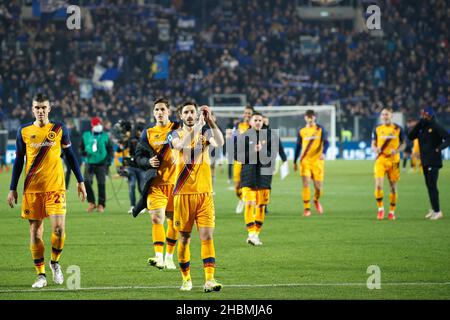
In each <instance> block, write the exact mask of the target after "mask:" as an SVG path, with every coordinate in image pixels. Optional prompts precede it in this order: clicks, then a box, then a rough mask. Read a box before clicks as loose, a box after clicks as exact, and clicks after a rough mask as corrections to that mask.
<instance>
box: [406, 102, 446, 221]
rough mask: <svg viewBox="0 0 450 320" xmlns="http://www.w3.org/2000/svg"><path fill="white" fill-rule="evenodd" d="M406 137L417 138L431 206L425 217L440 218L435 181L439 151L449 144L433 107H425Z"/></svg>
mask: <svg viewBox="0 0 450 320" xmlns="http://www.w3.org/2000/svg"><path fill="white" fill-rule="evenodd" d="M408 138H409V139H411V140H414V139H419V146H420V160H421V161H422V167H423V174H424V176H425V183H426V186H427V189H428V195H429V197H430V202H431V207H432V209H431V210H430V211H429V212H428V214H427V215H426V216H425V217H426V218H429V219H430V220H437V219H440V218H442V217H443V214H442V211H441V209H440V207H439V191H438V188H437V181H438V177H439V169H440V168H442V154H441V151H442V150H444V149H446V148H447V147H448V146H449V145H450V135H449V133H448V132H447V131H446V130H445V129H444V128H443V127H441V126H440V125H439V124H438V123H437V122H436V119H435V111H434V109H433V108H432V107H427V108H425V109H424V110H423V112H422V118H421V119H420V121H419V122H418V123H417V124H416V125H415V126H414V128H413V129H412V130H411V131H410V132H409V133H408Z"/></svg>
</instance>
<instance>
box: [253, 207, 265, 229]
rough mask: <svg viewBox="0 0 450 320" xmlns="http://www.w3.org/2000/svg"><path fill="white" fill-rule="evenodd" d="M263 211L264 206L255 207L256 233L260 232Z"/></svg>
mask: <svg viewBox="0 0 450 320" xmlns="http://www.w3.org/2000/svg"><path fill="white" fill-rule="evenodd" d="M265 212H266V206H261V207H256V215H255V232H256V234H259V233H260V232H261V228H262V225H263V223H264V216H265Z"/></svg>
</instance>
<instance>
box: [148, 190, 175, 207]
mask: <svg viewBox="0 0 450 320" xmlns="http://www.w3.org/2000/svg"><path fill="white" fill-rule="evenodd" d="M147 208H148V210H156V209H166V211H168V212H173V184H165V185H161V186H151V187H150V190H149V193H148V196H147Z"/></svg>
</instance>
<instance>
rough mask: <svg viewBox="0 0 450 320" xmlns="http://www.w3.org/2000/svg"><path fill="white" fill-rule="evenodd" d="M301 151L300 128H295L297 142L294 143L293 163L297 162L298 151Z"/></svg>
mask: <svg viewBox="0 0 450 320" xmlns="http://www.w3.org/2000/svg"><path fill="white" fill-rule="evenodd" d="M301 152H302V133H301V130H300V129H297V143H296V145H295V154H294V163H295V162H297V159H298V157H299V156H300V153H301Z"/></svg>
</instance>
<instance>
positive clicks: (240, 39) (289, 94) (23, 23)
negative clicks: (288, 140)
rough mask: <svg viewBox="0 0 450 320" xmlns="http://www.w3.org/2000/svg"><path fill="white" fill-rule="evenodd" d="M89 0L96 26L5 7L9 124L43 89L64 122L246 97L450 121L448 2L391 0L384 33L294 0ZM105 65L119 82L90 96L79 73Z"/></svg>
mask: <svg viewBox="0 0 450 320" xmlns="http://www.w3.org/2000/svg"><path fill="white" fill-rule="evenodd" d="M75 2H76V1H75ZM78 2H81V4H82V5H85V6H86V7H87V8H89V10H90V12H91V17H92V19H91V20H92V21H90V23H91V28H89V27H87V28H85V25H83V28H82V29H81V30H79V31H77V30H74V31H69V30H68V29H67V28H66V27H65V21H62V22H61V21H59V22H54V21H46V22H45V21H43V20H42V19H41V20H24V19H21V15H22V12H21V7H20V6H19V3H20V1H9V2H6V3H5V2H3V3H2V4H0V44H1V61H0V121H1V120H6V119H9V120H10V121H13V122H12V123H14V121H17V124H18V123H19V122H24V121H26V120H27V119H29V118H31V113H30V110H29V108H28V106H29V105H30V102H31V98H32V97H33V96H34V94H35V93H36V92H37V91H43V92H45V93H46V94H47V95H49V96H50V97H51V98H52V99H53V104H54V105H55V106H56V108H54V110H53V116H54V117H55V118H56V119H64V118H67V117H71V118H73V117H80V118H86V119H89V118H91V117H93V116H100V117H102V118H103V119H109V121H111V122H113V123H114V122H116V121H117V120H119V119H124V118H126V119H130V118H144V119H149V117H150V105H151V103H152V101H153V100H154V99H155V98H156V97H159V96H166V97H170V99H171V102H172V104H173V105H176V104H178V103H180V102H181V101H182V100H184V99H194V100H197V101H201V102H206V101H208V100H207V99H208V97H209V96H210V95H211V94H213V93H243V94H246V95H247V99H248V102H249V103H250V104H252V105H312V104H326V103H331V102H333V101H336V100H339V101H340V106H341V110H342V121H343V123H344V124H345V123H346V122H348V124H349V125H350V126H351V122H352V120H351V118H350V115H352V116H353V115H361V116H364V117H373V116H374V113H376V112H378V111H379V110H380V106H381V104H383V105H386V106H391V107H393V108H394V110H396V111H402V112H405V113H406V114H407V115H408V116H416V115H418V112H419V109H420V108H422V107H424V106H425V105H432V106H433V107H434V108H435V109H436V110H437V112H438V114H440V117H441V118H440V119H441V122H442V123H443V124H448V123H450V116H449V115H450V68H449V61H450V50H449V39H450V34H449V29H448V27H447V21H448V17H449V14H450V13H449V12H450V7H449V6H448V2H447V1H445V0H432V1H426V2H416V1H399V0H390V1H386V2H385V3H384V4H383V6H382V20H381V22H382V30H383V33H384V35H385V36H384V37H375V36H371V35H369V34H368V33H358V32H356V31H354V28H353V23H351V22H323V21H322V22H313V21H302V20H301V19H300V18H299V16H298V12H297V9H296V7H295V2H294V1H288V0H264V1H258V0H248V1H230V0H228V1H218V0H213V1H207V2H206V3H205V2H202V1H189V4H188V3H187V1H186V2H185V3H183V1H172V2H169V1H151V3H152V5H150V4H147V5H138V1H114V4H115V5H114V6H110V4H111V3H113V2H112V1H105V0H96V1H78ZM144 2H145V1H144ZM155 3H160V4H161V5H155ZM183 19H184V20H183ZM192 20H194V21H195V22H194V23H193V24H191V22H192ZM161 21H166V24H165V25H164V24H163V26H161ZM180 21H181V23H180ZM183 21H184V22H186V23H184V24H183ZM167 24H168V26H167ZM304 36H309V38H307V41H309V42H308V43H307V44H309V45H310V51H312V52H309V53H307V52H306V51H307V49H305V48H304V46H303V45H304V43H302V41H304V39H305V38H302V39H303V40H301V37H304ZM315 39H316V40H318V41H316V40H315ZM311 48H312V49H311ZM305 50H306V51H305ZM162 52H167V53H168V54H169V70H168V78H167V79H155V78H156V77H155V73H154V70H153V68H152V63H153V62H154V57H155V55H157V54H160V53H162ZM99 57H101V58H100V59H99ZM100 60H101V62H100ZM99 62H100V63H101V64H102V66H103V67H105V68H108V67H114V68H117V69H119V70H120V75H119V77H118V79H117V80H116V81H115V83H114V89H113V90H112V91H105V90H94V93H93V96H92V97H91V98H81V97H80V91H79V81H80V80H81V79H91V78H92V75H93V72H94V68H95V65H96V64H98V63H99ZM445 117H446V118H445ZM347 127H348V126H347ZM16 128H17V125H14V127H13V128H11V130H12V132H15V130H16Z"/></svg>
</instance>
